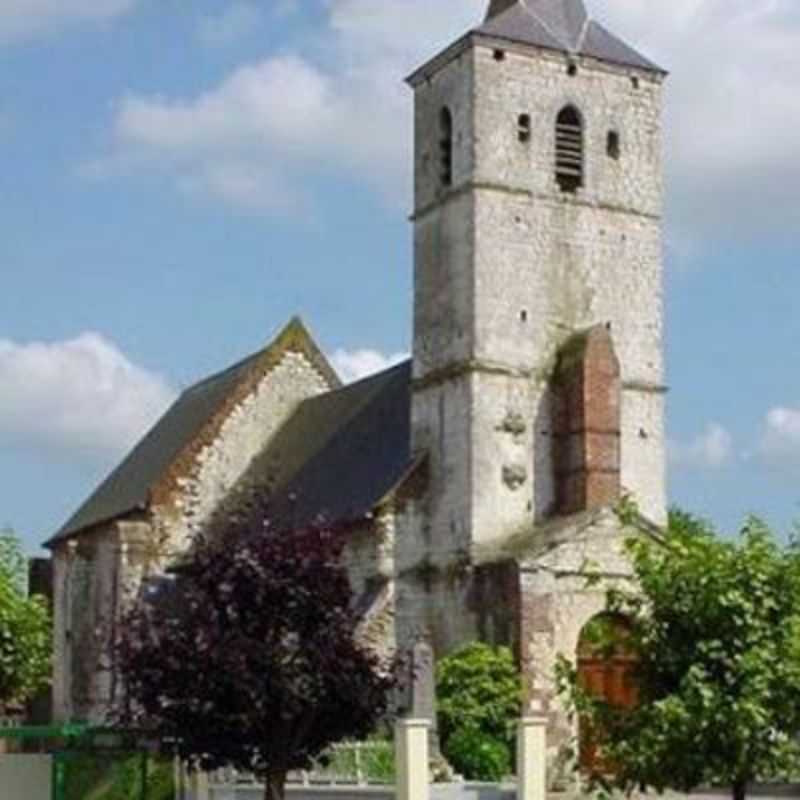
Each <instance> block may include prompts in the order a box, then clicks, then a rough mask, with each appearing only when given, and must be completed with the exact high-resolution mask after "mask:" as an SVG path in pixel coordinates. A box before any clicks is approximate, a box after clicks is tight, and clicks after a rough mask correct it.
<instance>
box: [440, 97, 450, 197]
mask: <svg viewBox="0 0 800 800" xmlns="http://www.w3.org/2000/svg"><path fill="white" fill-rule="evenodd" d="M439 179H440V180H441V183H442V186H452V185H453V115H452V114H451V113H450V109H449V108H447V106H445V107H444V108H443V109H442V111H441V114H440V115H439Z"/></svg>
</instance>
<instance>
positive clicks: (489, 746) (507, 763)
mask: <svg viewBox="0 0 800 800" xmlns="http://www.w3.org/2000/svg"><path fill="white" fill-rule="evenodd" d="M447 758H448V760H449V761H450V763H451V764H452V766H453V767H454V768H455V769H456V771H457V772H459V773H461V774H462V775H464V776H465V777H467V778H471V779H472V780H476V781H491V782H494V783H496V782H498V781H501V780H502V779H503V777H504V776H505V775H508V774H509V772H511V752H510V750H509V747H508V744H507V743H506V742H504V741H501V740H500V739H497V738H495V737H494V736H489V735H487V734H485V733H482V732H481V731H478V730H475V729H474V728H461V729H459V730H457V731H455V733H453V734H452V735H451V736H450V738H449V739H448V740H447Z"/></svg>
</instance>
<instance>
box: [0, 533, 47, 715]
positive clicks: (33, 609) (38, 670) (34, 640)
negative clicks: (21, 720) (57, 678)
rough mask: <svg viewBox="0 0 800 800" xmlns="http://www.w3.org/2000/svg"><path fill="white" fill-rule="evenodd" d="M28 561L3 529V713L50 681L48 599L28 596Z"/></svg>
mask: <svg viewBox="0 0 800 800" xmlns="http://www.w3.org/2000/svg"><path fill="white" fill-rule="evenodd" d="M26 571H27V560H26V558H25V556H24V554H23V552H22V548H21V546H20V542H19V539H17V537H16V535H15V534H14V533H13V531H11V530H8V529H6V530H4V531H2V532H0V714H2V713H4V712H5V711H6V709H8V708H10V707H13V706H19V705H21V704H24V703H25V702H26V701H28V700H29V699H30V698H32V697H33V696H34V695H36V694H37V693H38V692H39V691H41V690H42V689H43V688H45V687H46V686H47V685H48V684H49V682H50V670H51V652H52V645H51V625H50V612H49V609H48V607H47V601H46V600H45V599H44V598H42V597H28V596H27V575H26Z"/></svg>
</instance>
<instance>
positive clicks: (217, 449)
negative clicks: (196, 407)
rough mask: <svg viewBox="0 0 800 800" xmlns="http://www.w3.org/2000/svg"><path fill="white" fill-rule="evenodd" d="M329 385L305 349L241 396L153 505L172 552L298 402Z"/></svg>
mask: <svg viewBox="0 0 800 800" xmlns="http://www.w3.org/2000/svg"><path fill="white" fill-rule="evenodd" d="M328 388H329V387H328V384H327V382H326V379H325V378H324V376H322V375H321V374H320V373H319V372H318V370H317V369H316V368H315V367H314V366H313V365H312V364H311V363H310V362H309V360H308V359H307V358H306V357H305V356H304V355H303V354H301V353H299V352H295V351H289V352H287V353H285V354H284V356H283V358H282V359H281V360H280V362H279V363H278V364H277V365H276V366H274V367H273V368H272V369H271V370H270V371H269V372H267V374H266V375H264V377H263V378H262V379H261V380H260V381H259V382H258V383H257V385H256V386H255V387H254V388H253V390H252V391H250V392H249V393H248V394H247V395H246V396H244V397H242V398H241V399H240V400H239V402H238V404H237V405H236V406H235V408H234V409H233V410H232V411H231V412H230V413H229V414H228V415H227V417H226V418H225V419H224V420H223V421H222V423H221V425H220V426H219V428H218V430H216V431H215V432H214V434H213V436H212V437H210V438H209V440H208V441H206V442H205V443H204V444H203V446H202V447H201V448H200V449H199V450H198V452H197V454H196V456H195V457H194V459H193V462H192V464H191V465H190V467H189V468H188V470H187V471H186V474H185V475H183V476H182V477H180V478H179V479H178V481H177V483H178V491H177V492H176V493H175V494H173V495H171V496H170V497H169V499H168V502H167V503H164V504H161V505H158V506H156V507H155V508H154V509H153V512H154V518H155V522H156V526H157V527H158V528H159V529H160V530H162V531H164V532H166V534H167V536H168V540H169V542H170V549H171V550H172V551H173V552H181V551H182V550H184V549H185V548H186V547H187V545H188V544H189V542H190V541H191V538H192V535H193V534H195V533H197V532H199V531H200V530H201V529H202V527H203V524H204V523H205V522H206V521H207V520H208V519H209V517H210V515H211V514H212V513H213V512H214V510H215V509H216V508H217V506H218V505H219V504H220V503H221V502H222V501H223V500H224V499H225V497H226V496H227V495H228V493H229V492H230V491H231V489H232V488H233V487H234V486H235V485H236V483H237V481H238V480H239V478H241V476H242V475H243V474H244V472H245V470H246V469H247V467H248V466H249V465H250V463H251V461H252V460H253V459H254V458H255V456H257V455H258V454H259V453H260V452H262V451H263V449H264V448H265V447H266V445H267V444H268V443H269V441H270V440H271V439H272V437H273V436H274V435H275V433H276V432H277V431H278V430H279V429H280V428H281V426H282V425H283V424H284V423H285V422H286V420H287V419H288V418H289V416H290V415H291V413H292V412H293V411H294V410H295V409H296V408H297V406H298V404H299V403H300V402H302V401H303V400H305V399H306V398H308V397H311V396H313V395H316V394H319V393H321V392H324V391H327V389H328Z"/></svg>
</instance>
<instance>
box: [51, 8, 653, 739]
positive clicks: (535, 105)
mask: <svg viewBox="0 0 800 800" xmlns="http://www.w3.org/2000/svg"><path fill="white" fill-rule="evenodd" d="M665 77H666V73H665V72H664V70H662V69H661V68H660V67H658V66H656V65H655V64H653V63H652V62H651V61H649V60H648V59H647V58H645V57H644V56H642V55H640V54H639V53H638V52H637V51H636V50H634V49H632V48H631V47H630V46H629V45H627V44H626V43H624V42H623V41H621V40H620V39H619V38H617V37H616V36H615V35H613V34H612V33H610V32H609V31H608V30H606V29H605V28H604V27H603V26H602V25H600V24H599V23H597V22H596V21H594V20H592V19H590V18H589V17H588V15H587V11H586V8H585V6H584V2H583V0H491V2H490V4H489V8H488V11H487V14H486V17H485V19H484V20H483V21H482V22H481V23H480V24H479V25H478V26H477V27H475V28H474V29H472V30H470V31H468V32H467V33H465V34H464V35H463V36H462V37H461V38H459V39H458V40H457V41H455V42H454V43H453V44H451V45H450V46H449V47H447V48H446V49H445V50H443V51H442V52H440V53H439V54H437V55H435V56H434V57H433V58H432V59H431V60H430V61H428V62H427V63H426V64H424V65H423V66H421V67H420V68H419V69H417V70H416V71H415V72H414V73H413V74H412V75H411V76H410V77H409V78H408V79H407V82H408V84H409V86H410V88H411V90H412V91H413V94H414V121H415V149H414V165H413V169H414V184H415V191H414V207H413V214H412V217H411V221H412V227H413V237H414V259H413V260H414V265H413V268H414V297H413V303H414V313H413V354H412V358H411V359H410V360H409V361H407V362H406V363H403V364H400V365H399V366H396V367H393V368H392V369H389V370H386V371H385V372H382V373H380V374H377V375H373V376H371V377H368V378H366V379H364V380H361V381H359V382H357V383H353V384H350V385H346V386H344V385H342V383H341V381H340V379H339V378H338V376H337V375H336V373H335V371H334V370H333V369H332V367H331V366H330V364H329V363H328V361H327V360H326V358H325V356H324V354H323V353H322V351H321V350H320V349H319V347H318V346H317V345H316V344H315V342H314V340H313V338H312V336H311V334H310V333H309V332H308V330H307V329H306V327H305V326H304V325H303V323H302V322H301V321H300V320H299V319H294V320H291V321H290V322H289V323H288V324H287V325H286V326H285V327H284V328H283V330H282V331H281V332H280V333H279V334H278V335H277V336H276V337H275V338H274V340H273V341H271V342H270V343H269V344H268V345H267V346H266V347H265V348H264V349H263V350H261V351H260V352H258V353H256V354H254V355H252V356H250V357H248V358H246V359H244V360H242V361H241V362H239V363H237V364H235V365H233V366H231V367H229V368H228V369H226V370H224V371H222V372H220V373H219V374H216V375H213V376H211V377H209V378H207V379H206V380H204V381H202V382H200V383H198V384H197V385H195V386H193V387H192V388H190V389H188V390H187V391H185V392H184V393H183V394H182V396H181V397H180V398H179V399H178V400H177V401H176V402H175V404H174V405H173V407H172V408H170V409H169V410H168V411H167V412H166V414H165V415H164V417H163V418H162V419H161V420H160V421H159V422H158V423H157V424H156V425H155V427H154V428H153V429H152V430H151V431H150V432H149V433H148V434H147V435H146V436H145V437H144V438H143V439H142V441H141V442H139V444H138V445H137V446H136V447H135V448H134V449H133V450H132V452H131V453H130V454H129V455H128V456H127V457H126V458H125V459H124V460H123V461H122V463H121V464H120V465H119V466H118V467H117V468H116V469H115V470H114V471H113V472H112V473H111V474H110V475H109V476H108V478H107V479H106V480H105V481H104V482H103V483H102V484H101V485H100V486H99V488H98V489H97V490H96V491H95V492H94V494H92V495H91V496H90V497H89V498H88V499H87V500H86V502H85V503H84V504H83V505H82V506H81V507H80V508H79V509H77V511H76V513H75V514H74V515H73V516H72V518H71V519H69V520H68V521H67V522H66V523H65V524H64V526H63V527H62V528H61V530H60V531H58V532H57V533H56V534H55V536H54V537H53V538H52V539H51V540H50V541H49V542H48V545H47V546H48V547H49V548H50V549H51V551H52V554H53V561H54V602H55V633H54V636H55V654H56V668H55V679H54V716H55V717H56V719H62V720H63V719H100V718H102V715H103V709H104V708H105V707H107V705H108V703H109V702H110V701H112V700H113V698H114V697H115V696H116V695H117V693H118V692H119V686H118V684H117V681H116V677H115V675H114V671H113V669H112V668H111V666H110V664H109V661H108V659H107V658H106V657H104V656H106V655H107V651H108V642H109V640H110V638H111V637H113V635H114V629H115V626H116V625H117V624H118V621H119V618H120V613H121V610H122V609H124V608H125V607H126V604H127V603H129V602H130V601H131V599H132V598H134V597H135V596H136V595H137V594H138V593H139V592H140V591H142V589H143V587H146V586H147V585H148V584H149V583H150V582H153V581H158V580H159V579H160V576H163V575H164V574H165V573H166V572H167V571H168V570H169V568H170V566H171V565H173V564H174V563H175V562H176V560H179V559H180V557H181V555H182V554H185V553H186V552H187V550H188V549H189V548H190V545H191V542H192V539H193V537H194V536H195V535H196V534H198V533H200V532H209V531H211V532H212V533H213V527H214V524H215V521H216V520H219V519H221V518H225V517H226V515H230V514H235V513H236V510H237V508H239V507H241V506H243V504H246V503H247V502H248V498H252V497H253V496H254V495H255V496H258V497H259V498H260V499H261V500H262V501H263V505H264V506H265V507H266V508H267V509H268V516H269V525H270V528H271V530H272V531H273V532H274V533H275V534H277V535H291V532H292V530H296V529H299V528H301V527H303V526H307V525H309V524H312V523H315V521H318V520H324V522H325V524H326V525H328V526H331V527H332V528H334V529H336V530H337V531H341V533H342V535H344V536H346V537H347V543H348V544H347V556H346V557H347V565H348V569H349V571H350V576H351V581H352V583H353V586H354V589H355V591H356V593H357V596H358V597H359V604H360V605H359V608H360V609H362V617H361V622H360V629H359V635H360V636H361V637H363V639H364V640H365V641H368V642H369V643H370V644H371V645H373V646H376V647H384V648H387V649H389V648H394V647H399V648H406V647H408V646H409V645H410V643H412V642H414V641H415V640H416V639H418V638H419V637H421V636H425V637H427V638H428V639H429V641H430V642H431V644H432V646H433V648H434V651H435V652H436V654H437V655H441V654H444V653H447V652H448V651H450V650H452V649H453V648H455V647H457V646H459V645H461V644H463V643H466V642H469V641H472V640H475V639H480V640H484V641H488V642H491V643H498V644H499V643H502V644H507V645H509V646H511V647H512V648H513V650H514V652H515V653H516V654H517V656H518V658H519V663H520V667H521V669H522V671H523V676H524V684H525V690H526V694H525V696H526V701H525V702H526V705H527V710H528V711H530V712H535V713H537V714H544V715H547V717H548V719H549V744H550V746H551V747H552V748H553V749H554V750H556V749H557V748H559V747H560V746H563V745H564V744H565V743H566V742H567V741H568V740H569V739H570V737H571V735H572V727H571V723H570V722H569V721H568V720H567V719H566V718H565V717H564V714H563V712H562V711H561V710H560V707H559V703H558V700H557V697H556V695H555V689H554V677H553V667H554V663H555V660H556V657H557V655H558V654H564V655H566V656H568V657H570V658H573V659H578V658H579V653H580V652H581V640H582V632H583V631H585V629H586V626H587V624H588V623H590V621H591V620H592V619H593V618H594V617H596V615H598V614H600V613H601V612H602V610H603V608H604V600H605V590H606V588H607V587H608V586H609V585H613V584H614V582H617V581H625V580H627V579H629V577H630V566H629V564H628V561H627V559H626V556H625V552H624V541H625V539H626V538H627V537H629V536H631V535H639V536H655V537H657V536H658V535H659V530H660V526H662V525H663V524H664V523H665V521H666V488H665V433H664V410H665V398H666V388H665V379H664V363H663V342H662V338H663V297H662V241H661V239H662V193H663V187H662V163H661V111H662V87H663V83H664V80H665ZM590 576H600V577H601V581H600V582H599V583H597V582H593V581H589V580H588V578H589V577H590ZM198 668H201V665H198Z"/></svg>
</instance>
